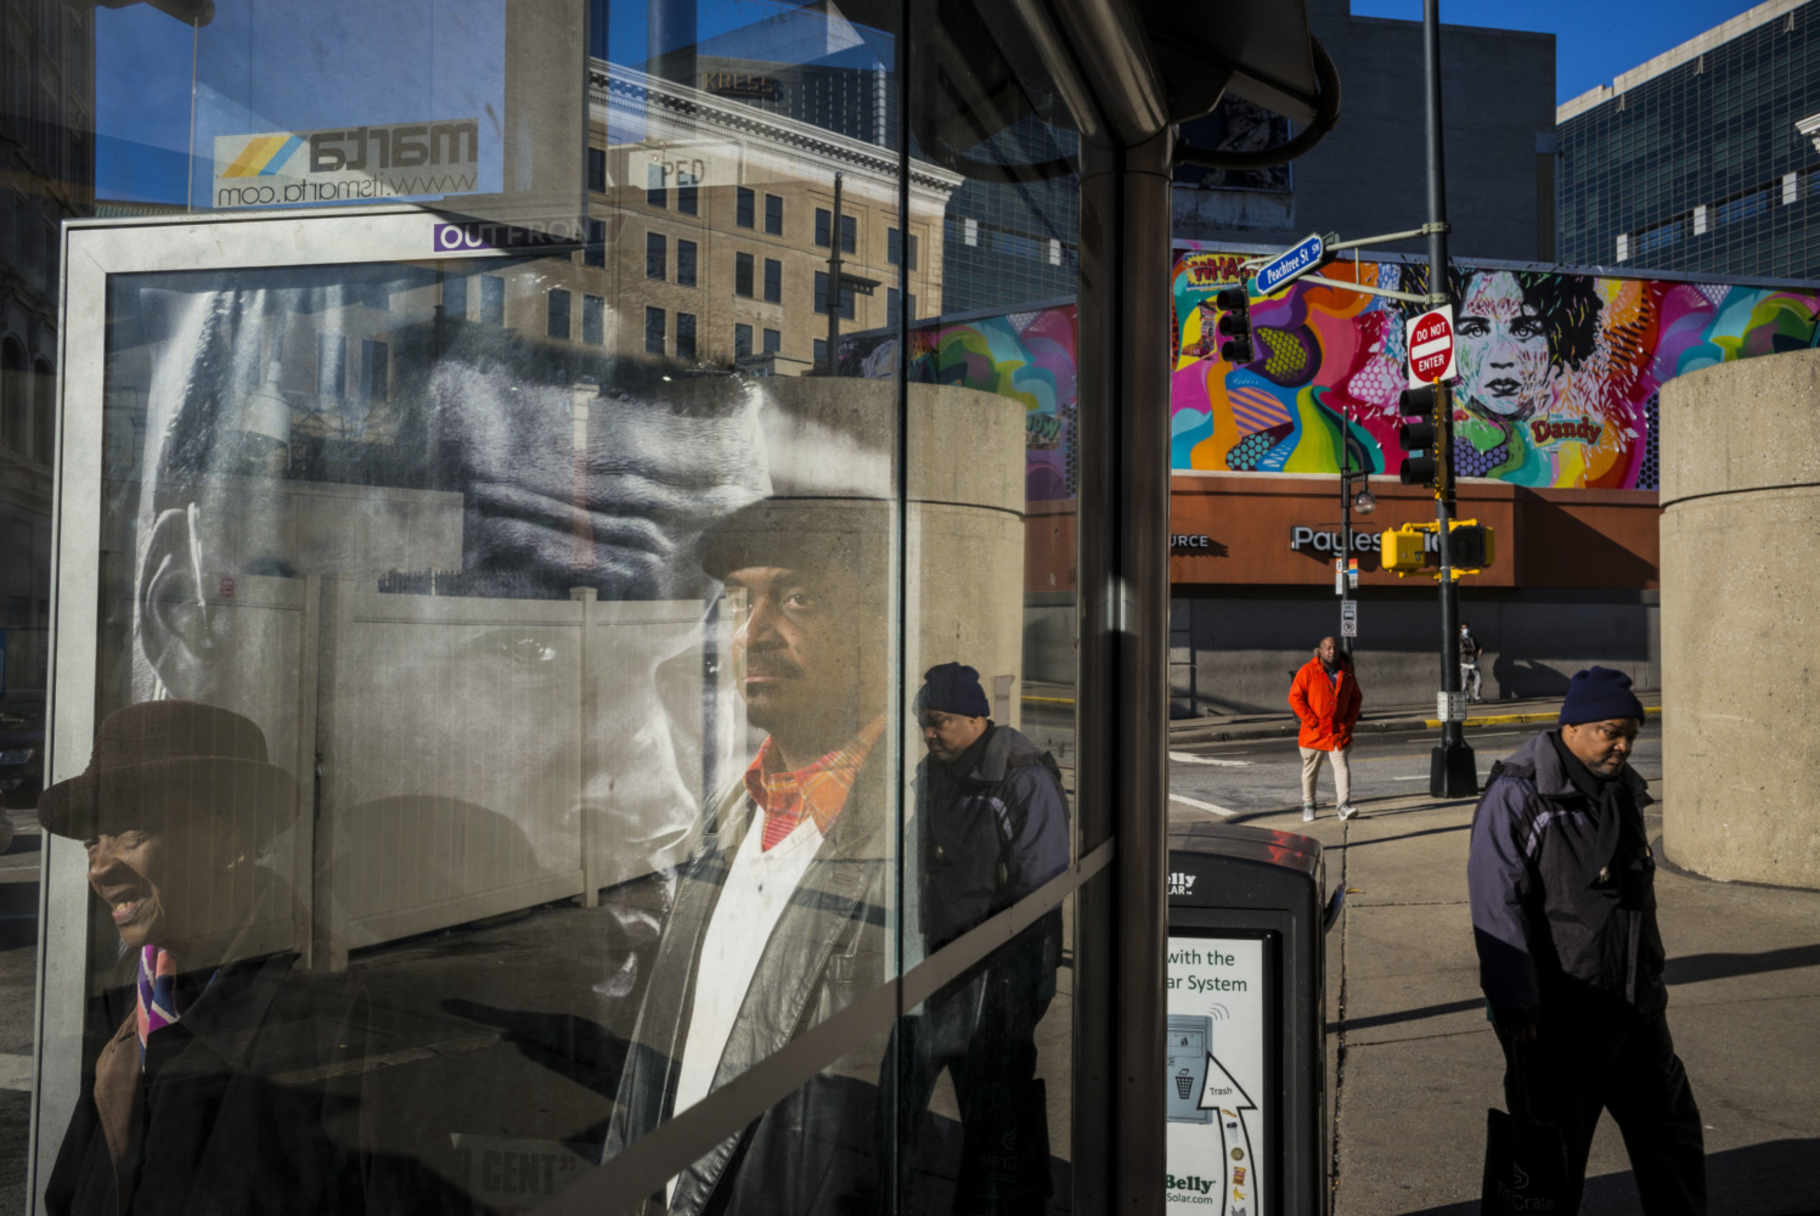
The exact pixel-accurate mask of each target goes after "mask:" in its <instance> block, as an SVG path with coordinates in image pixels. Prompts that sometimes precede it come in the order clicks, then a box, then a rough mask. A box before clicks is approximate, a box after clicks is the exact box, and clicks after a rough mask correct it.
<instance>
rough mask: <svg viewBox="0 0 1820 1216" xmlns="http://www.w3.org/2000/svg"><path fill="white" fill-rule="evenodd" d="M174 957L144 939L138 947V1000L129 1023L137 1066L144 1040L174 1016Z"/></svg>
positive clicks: (142, 1055)
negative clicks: (134, 1031) (136, 1045)
mask: <svg viewBox="0 0 1820 1216" xmlns="http://www.w3.org/2000/svg"><path fill="white" fill-rule="evenodd" d="M176 982H177V960H175V959H173V958H172V957H171V952H170V951H169V950H165V949H163V948H162V947H159V946H154V945H151V944H150V943H147V944H146V945H144V946H141V947H140V948H139V1000H138V1006H137V1008H136V1009H135V1010H134V1012H133V1024H134V1026H136V1027H137V1028H138V1031H139V1067H140V1068H141V1069H143V1068H144V1067H145V1043H146V1040H147V1039H148V1038H150V1037H151V1034H152V1032H153V1031H154V1030H163V1029H164V1028H165V1027H166V1026H169V1025H170V1024H171V1023H172V1022H175V1021H176V1020H177V1017H178V1014H177V999H176V998H177V994H176V992H175V991H174V988H175V985H176Z"/></svg>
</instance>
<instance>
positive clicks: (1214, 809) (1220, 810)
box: [1169, 794, 1238, 819]
mask: <svg viewBox="0 0 1820 1216" xmlns="http://www.w3.org/2000/svg"><path fill="white" fill-rule="evenodd" d="M1169 801H1171V802H1179V803H1181V804H1182V805H1183V806H1191V807H1193V808H1194V809H1195V810H1197V811H1206V812H1208V813H1209V814H1212V815H1218V816H1220V817H1221V818H1224V819H1230V818H1232V817H1233V816H1234V815H1236V814H1238V812H1237V811H1234V810H1231V809H1229V808H1227V807H1223V806H1216V805H1215V804H1214V803H1211V802H1202V801H1201V800H1200V799H1199V798H1190V797H1189V796H1188V795H1187V794H1171V795H1169Z"/></svg>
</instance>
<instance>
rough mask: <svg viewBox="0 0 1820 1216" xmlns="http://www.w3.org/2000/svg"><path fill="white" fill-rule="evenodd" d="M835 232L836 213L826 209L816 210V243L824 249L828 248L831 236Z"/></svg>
mask: <svg viewBox="0 0 1820 1216" xmlns="http://www.w3.org/2000/svg"><path fill="white" fill-rule="evenodd" d="M833 231H834V213H833V212H832V211H830V210H828V209H827V208H826V207H817V208H816V209H815V243H816V244H817V245H819V246H821V247H822V248H823V249H826V248H827V247H828V241H829V239H830V238H829V234H830V233H832V232H833Z"/></svg>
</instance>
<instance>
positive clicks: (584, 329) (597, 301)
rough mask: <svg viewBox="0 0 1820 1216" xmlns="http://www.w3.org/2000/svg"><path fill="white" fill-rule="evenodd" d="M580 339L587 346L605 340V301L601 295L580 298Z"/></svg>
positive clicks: (596, 344)
mask: <svg viewBox="0 0 1820 1216" xmlns="http://www.w3.org/2000/svg"><path fill="white" fill-rule="evenodd" d="M581 340H582V341H583V342H586V343H587V344H588V345H589V346H599V345H600V344H601V343H603V342H605V341H606V340H607V301H606V300H605V299H604V298H603V297H601V296H583V297H582V298H581Z"/></svg>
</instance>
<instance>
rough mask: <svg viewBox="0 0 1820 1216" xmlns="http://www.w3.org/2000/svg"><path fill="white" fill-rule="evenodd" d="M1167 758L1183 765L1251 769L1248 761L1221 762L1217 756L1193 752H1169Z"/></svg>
mask: <svg viewBox="0 0 1820 1216" xmlns="http://www.w3.org/2000/svg"><path fill="white" fill-rule="evenodd" d="M1169 758H1170V759H1171V760H1179V761H1181V762H1182V763H1183V764H1220V765H1224V766H1225V767H1227V768H1250V767H1251V761H1249V760H1222V759H1220V758H1219V757H1218V756H1197V755H1195V754H1194V753H1193V752H1170V753H1169Z"/></svg>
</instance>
